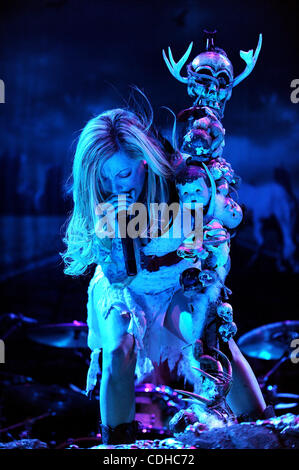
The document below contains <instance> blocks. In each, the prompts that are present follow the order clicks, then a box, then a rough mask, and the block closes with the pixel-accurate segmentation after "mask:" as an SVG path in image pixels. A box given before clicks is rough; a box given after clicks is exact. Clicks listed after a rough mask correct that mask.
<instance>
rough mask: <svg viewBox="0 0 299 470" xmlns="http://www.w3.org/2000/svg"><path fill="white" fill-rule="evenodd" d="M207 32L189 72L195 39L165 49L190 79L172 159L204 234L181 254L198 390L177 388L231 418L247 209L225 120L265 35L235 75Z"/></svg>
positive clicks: (203, 418)
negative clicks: (239, 255) (238, 238)
mask: <svg viewBox="0 0 299 470" xmlns="http://www.w3.org/2000/svg"><path fill="white" fill-rule="evenodd" d="M205 33H206V50H205V51H204V52H201V53H200V54H199V55H197V56H196V57H195V58H194V59H193V60H192V61H191V62H190V63H189V64H188V65H187V76H186V77H184V76H182V75H181V69H182V67H183V66H184V65H185V64H186V62H187V61H188V58H189V56H190V53H191V50H192V46H193V43H191V44H190V45H189V47H188V49H187V51H186V53H185V54H184V55H183V57H182V58H181V59H180V60H179V61H178V62H177V63H176V62H175V61H174V59H173V56H172V52H171V49H170V48H168V57H167V55H166V54H165V52H164V50H163V57H164V60H165V62H166V65H167V67H168V69H169V71H170V72H171V74H172V75H173V76H174V77H175V78H176V79H177V80H179V81H180V82H182V83H184V84H185V85H186V86H187V92H188V95H189V96H190V97H191V98H192V99H193V100H194V102H193V106H192V107H191V108H188V109H185V110H183V111H181V112H180V113H179V114H178V121H180V122H183V123H185V125H186V133H185V135H184V137H183V143H182V146H181V149H180V152H179V157H176V159H175V160H174V162H173V165H174V170H175V179H176V187H177V190H178V194H179V197H180V202H181V203H189V204H190V207H194V206H192V204H193V203H195V202H197V203H200V204H202V207H203V237H202V239H198V240H196V239H195V234H194V233H192V235H191V237H187V238H186V239H185V240H184V243H183V244H182V245H181V246H180V247H179V249H178V251H177V252H178V254H179V256H181V257H182V258H185V259H189V260H190V268H188V269H186V270H185V271H184V272H183V273H182V274H181V277H180V284H181V286H182V289H183V291H184V295H185V296H186V297H187V298H188V299H189V300H190V303H189V306H190V309H191V312H192V315H193V324H194V325H196V324H198V325H202V326H201V327H199V328H198V336H197V340H196V341H195V342H194V343H193V344H191V345H190V346H187V348H188V347H189V354H190V356H189V357H191V361H192V364H193V366H192V368H193V370H194V372H195V373H197V374H198V383H199V386H198V387H197V390H195V391H199V390H200V394H198V393H191V392H186V391H182V390H180V393H183V394H184V395H185V396H186V401H188V402H190V403H191V408H192V407H193V408H192V409H193V411H194V405H196V407H195V408H196V414H197V419H196V421H197V422H198V423H203V422H206V423H207V422H208V421H209V420H214V419H217V420H221V421H222V422H224V423H226V424H228V423H230V422H233V421H234V416H233V413H232V411H231V410H230V408H229V406H228V404H227V402H226V396H227V394H228V392H229V390H230V387H231V384H232V367H231V364H230V361H229V359H228V358H227V356H226V355H225V354H224V353H223V352H222V351H221V347H223V343H227V342H228V341H229V340H230V339H231V338H233V336H234V335H235V334H236V332H237V327H236V324H235V323H234V321H233V309H232V306H231V305H230V303H228V297H229V295H230V294H231V291H230V290H229V289H228V288H227V287H226V286H225V278H226V276H227V274H228V272H229V269H230V254H229V253H230V239H231V237H232V236H233V235H234V230H235V229H236V228H237V227H238V225H239V224H240V222H241V220H242V217H243V215H242V209H241V207H240V206H239V204H238V203H237V202H236V201H235V199H234V198H235V196H236V195H237V192H236V190H237V188H238V184H239V182H240V178H239V177H238V176H237V175H236V174H235V172H234V170H233V169H232V167H231V165H230V163H229V162H228V161H227V160H226V159H225V158H223V157H222V154H223V149H224V137H223V136H224V134H225V130H224V128H223V126H222V123H221V120H222V118H223V115H224V110H225V105H226V103H227V101H228V100H229V99H230V98H231V95H232V89H233V88H234V87H235V86H236V85H238V84H239V83H240V82H241V81H242V80H244V79H245V78H246V77H247V76H248V75H249V74H250V73H251V72H252V70H253V68H254V66H255V63H256V60H257V58H258V55H259V52H260V49H261V44H262V35H261V34H260V35H259V41H258V45H257V48H256V51H255V52H254V53H253V50H250V51H248V52H244V51H240V56H241V58H242V59H243V60H244V61H245V62H246V67H245V69H244V71H243V72H242V73H241V74H240V75H239V76H237V77H235V78H234V72H233V66H232V63H231V61H230V60H229V58H228V57H227V54H226V53H225V52H224V51H223V50H222V49H220V48H218V47H215V45H214V37H215V33H216V32H212V33H210V32H207V31H205ZM185 416H186V410H182V413H180V412H179V413H178V414H177V415H176V416H175V417H174V418H173V420H172V423H171V425H172V426H173V429H174V430H176V429H178V428H179V427H180V425H179V424H180V423H179V421H180V419H181V421H182V420H183V421H184V422H185V423H186V419H185Z"/></svg>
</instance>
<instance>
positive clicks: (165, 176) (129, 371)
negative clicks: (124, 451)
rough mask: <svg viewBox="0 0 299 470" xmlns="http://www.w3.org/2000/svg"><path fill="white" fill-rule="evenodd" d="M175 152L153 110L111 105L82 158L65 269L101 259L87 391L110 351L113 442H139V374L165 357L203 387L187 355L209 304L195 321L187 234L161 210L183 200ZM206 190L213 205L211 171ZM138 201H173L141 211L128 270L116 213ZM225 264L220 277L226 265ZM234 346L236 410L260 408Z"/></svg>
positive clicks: (105, 387)
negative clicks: (152, 118) (184, 252)
mask: <svg viewBox="0 0 299 470" xmlns="http://www.w3.org/2000/svg"><path fill="white" fill-rule="evenodd" d="M168 151H169V149H168V148H167V146H166V144H165V141H164V140H163V139H161V138H160V137H159V135H158V134H157V133H156V132H155V131H154V130H153V127H152V123H151V122H148V121H147V119H146V118H144V117H143V116H140V115H136V114H134V113H133V112H131V111H128V110H125V109H113V110H109V111H107V112H104V113H102V114H100V115H98V116H97V117H95V118H93V119H91V120H90V121H89V122H88V123H87V124H86V126H85V127H84V129H83V131H82V133H81V135H80V138H79V141H78V145H77V149H76V153H75V157H74V163H73V174H72V176H73V182H72V191H73V201H74V207H73V212H72V215H71V218H70V220H69V223H68V228H67V231H66V237H65V243H66V245H67V249H66V251H65V253H64V254H63V258H64V262H65V273H66V274H68V275H72V276H79V275H82V274H84V273H85V272H86V270H87V268H88V267H89V266H91V265H95V272H94V276H93V278H92V280H91V281H90V285H89V289H88V304H87V311H88V318H87V323H88V328H89V333H88V346H89V348H90V349H91V350H92V354H91V362H90V367H89V372H88V377H87V390H86V391H87V393H88V392H90V391H91V390H92V389H93V388H94V387H95V385H96V382H97V376H98V372H99V367H100V365H99V353H100V351H101V350H102V364H101V368H102V376H101V383H100V411H101V420H102V437H103V443H106V444H110V443H112V444H113V443H124V442H127V443H129V442H134V441H135V439H136V433H137V430H138V423H137V422H136V421H135V420H134V418H135V388H134V387H135V379H136V380H137V381H138V382H141V381H142V380H144V379H145V378H146V377H149V376H150V374H151V372H152V371H153V370H154V368H155V367H156V366H157V365H159V364H160V363H161V362H162V361H165V360H167V361H168V366H169V369H170V370H171V371H172V370H174V369H175V368H176V370H177V374H178V375H179V376H183V377H185V378H187V379H188V381H191V382H193V385H194V387H195V388H196V386H197V378H198V375H196V374H195V373H194V369H193V368H192V365H194V363H193V364H192V365H190V363H189V362H190V361H189V359H190V348H188V347H186V345H187V344H188V343H192V342H195V341H196V340H198V339H199V338H200V335H201V332H202V330H203V326H204V324H205V322H206V318H205V316H206V308H204V307H202V308H201V307H200V306H199V309H198V311H199V312H202V313H199V314H198V315H197V316H196V322H194V321H193V320H194V318H195V317H194V316H192V308H193V307H192V305H191V304H190V298H189V297H188V296H187V295H185V293H184V291H183V289H182V285H181V283H180V279H181V280H182V273H184V272H185V271H186V270H188V269H189V268H190V260H188V259H186V258H184V257H180V256H178V253H177V250H178V248H179V247H181V246H182V243H183V242H184V240H185V235H184V233H179V234H178V233H175V231H174V225H175V224H174V220H175V218H176V214H174V213H173V214H171V217H170V219H168V221H167V224H166V225H167V230H165V223H164V222H165V220H166V219H167V217H166V216H165V213H164V212H163V211H164V210H167V208H168V207H169V205H170V204H171V203H173V202H177V203H180V201H181V199H180V197H181V196H180V195H179V191H178V190H177V187H176V186H175V183H174V178H173V165H172V163H171V162H172V160H171V155H170V154H169V153H168ZM201 197H202V198H203V200H204V206H205V207H208V204H207V202H208V201H209V199H210V197H211V187H210V186H209V180H208V179H207V180H206V182H205V181H204V179H203V184H202V193H201ZM134 203H135V204H136V203H138V204H141V205H143V206H145V207H146V208H147V211H148V212H147V213H148V214H151V211H152V212H153V210H152V209H153V207H156V206H155V204H160V205H161V203H165V204H164V205H163V204H162V205H161V206H160V208H161V211H159V213H158V214H159V216H158V217H150V216H149V217H148V219H147V223H146V224H144V223H143V222H144V221H143V220H141V219H140V223H139V228H138V230H139V232H138V236H137V237H135V238H133V242H132V243H133V245H134V253H135V259H136V267H137V270H136V273H135V275H130V276H128V274H127V269H126V262H125V261H126V260H125V259H124V255H123V253H124V250H123V244H122V239H121V237H120V236H119V230H118V228H119V224H118V219H117V217H116V216H117V215H118V214H120V213H121V212H122V211H125V210H127V209H128V208H129V206H130V205H132V204H134ZM103 204H104V208H105V210H104V211H103ZM138 207H139V206H138ZM205 207H204V212H205V210H206V209H205ZM168 215H169V214H168ZM204 216H205V214H204ZM113 218H114V220H116V221H115V224H114V222H113V221H112V222H111V220H112V219H113ZM161 221H162V222H163V223H162V222H161ZM212 223H213V221H212ZM113 224H114V225H113ZM162 225H163V226H164V229H162V228H161V226H162ZM111 227H112V228H114V230H113V231H112V232H111V230H110V229H111ZM108 229H109V230H110V231H109V230H108ZM141 229H142V230H141ZM211 230H213V227H211ZM111 233H112V235H113V236H111ZM224 251H225V250H224ZM225 262H226V263H228V262H229V260H228V258H227V259H226V261H225ZM219 269H220V271H219V279H220V283H221V282H222V281H221V279H222V280H223V279H224V278H225V268H219ZM221 269H222V272H221ZM221 276H222V277H221ZM216 287H217V286H216ZM220 288H221V287H220ZM200 296H201V297H200ZM211 296H213V292H212V291H211ZM205 302H207V298H206V297H205V295H203V294H199V297H198V304H202V305H204V304H205ZM195 303H196V299H195ZM178 308H179V310H180V311H179V315H177V314H176V312H177V309H178ZM177 317H179V320H178V321H176V318H177ZM229 351H230V360H231V362H232V365H233V386H232V389H231V391H230V394H229V398H230V406H231V408H232V410H233V412H234V413H235V414H236V415H239V414H241V413H248V414H252V415H256V414H259V413H262V412H263V410H264V409H265V403H264V400H263V397H262V395H261V392H260V390H259V387H258V384H257V382H256V379H255V377H254V375H253V372H252V371H251V369H250V367H249V365H248V363H247V362H246V361H245V359H244V358H243V356H242V354H241V353H240V351H239V349H238V347H237V346H236V344H235V343H234V341H233V340H232V339H231V340H230V341H229Z"/></svg>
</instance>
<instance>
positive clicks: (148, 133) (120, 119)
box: [60, 108, 172, 276]
mask: <svg viewBox="0 0 299 470" xmlns="http://www.w3.org/2000/svg"><path fill="white" fill-rule="evenodd" d="M120 150H121V151H124V152H126V153H127V154H128V155H130V156H132V157H133V158H135V159H136V158H138V159H140V160H145V161H146V163H147V165H148V172H147V175H148V176H147V190H146V202H147V204H148V208H149V205H150V204H151V203H154V202H159V203H161V202H168V198H169V191H168V183H167V178H168V177H171V175H172V170H171V165H170V163H169V161H168V159H167V156H166V153H165V152H164V150H163V146H162V145H161V143H160V141H159V140H158V139H157V138H156V137H155V135H154V132H153V130H152V116H151V118H150V119H149V118H148V117H147V116H146V115H137V114H135V113H133V112H131V111H129V110H127V109H121V108H117V109H112V110H109V111H106V112H104V113H102V114H99V115H98V116H96V117H94V118H93V119H91V120H90V121H88V123H87V124H86V126H85V127H84V128H83V130H82V132H81V134H80V137H79V140H78V144H77V148H76V152H75V156H74V161H73V170H72V187H71V192H72V195H73V203H74V207H73V211H72V214H71V216H70V218H69V220H68V221H67V229H66V234H65V237H64V239H63V241H64V243H65V244H66V246H67V249H66V251H65V252H64V253H60V254H61V256H62V258H63V260H64V263H65V269H64V272H65V274H69V275H73V276H79V275H81V274H83V273H84V272H85V271H86V269H87V268H88V266H89V265H91V264H93V263H97V264H100V263H101V257H102V255H101V253H102V246H103V245H102V242H101V240H100V239H99V238H98V237H97V235H96V233H95V227H96V222H97V220H96V211H95V207H96V206H97V204H99V203H101V202H103V201H104V194H103V190H102V187H101V173H100V170H101V167H102V165H103V163H104V162H105V161H106V160H107V159H109V158H110V157H112V155H114V154H115V153H116V152H118V151H120Z"/></svg>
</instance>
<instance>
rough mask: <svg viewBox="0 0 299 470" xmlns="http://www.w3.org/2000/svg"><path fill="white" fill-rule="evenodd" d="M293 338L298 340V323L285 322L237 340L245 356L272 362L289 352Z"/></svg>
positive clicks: (266, 327)
mask: <svg viewBox="0 0 299 470" xmlns="http://www.w3.org/2000/svg"><path fill="white" fill-rule="evenodd" d="M295 338H299V321H297V320H296V321H295V320H294V321H291V320H286V321H282V322H278V323H270V324H269V325H264V326H260V327H259V328H255V329H254V330H252V331H249V332H248V333H245V334H244V335H243V336H241V337H240V338H239V341H238V345H239V347H240V349H241V351H242V352H244V353H245V354H246V355H247V356H250V357H255V358H258V359H266V360H269V359H272V360H273V359H280V358H281V357H282V356H283V355H284V354H287V353H289V352H291V351H292V348H291V342H292V340H293V339H295Z"/></svg>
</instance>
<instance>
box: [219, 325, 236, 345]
mask: <svg viewBox="0 0 299 470" xmlns="http://www.w3.org/2000/svg"><path fill="white" fill-rule="evenodd" d="M237 331H238V328H237V325H236V324H235V323H234V322H230V323H223V324H222V325H221V326H220V327H219V333H220V335H221V337H222V340H223V341H224V342H227V341H229V340H230V339H231V338H233V336H235V334H236V333H237Z"/></svg>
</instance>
